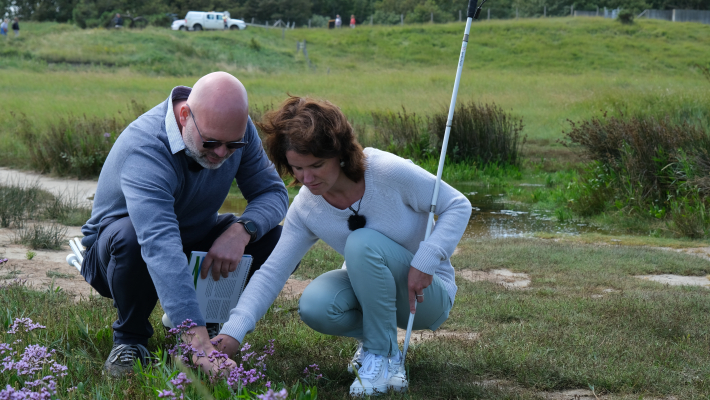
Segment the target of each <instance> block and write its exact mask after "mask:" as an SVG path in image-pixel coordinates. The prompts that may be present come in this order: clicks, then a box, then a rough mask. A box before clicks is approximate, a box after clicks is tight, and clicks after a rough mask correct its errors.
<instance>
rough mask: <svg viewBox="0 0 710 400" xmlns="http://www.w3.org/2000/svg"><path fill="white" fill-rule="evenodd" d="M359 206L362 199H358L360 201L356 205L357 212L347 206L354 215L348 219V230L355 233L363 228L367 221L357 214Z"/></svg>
mask: <svg viewBox="0 0 710 400" xmlns="http://www.w3.org/2000/svg"><path fill="white" fill-rule="evenodd" d="M361 204H362V198H360V201H359V202H358V203H357V211H355V210H353V207H352V206H348V208H349V209H350V211H352V212H353V213H354V214H353V215H351V216H350V217H349V218H348V228H350V230H351V231H356V230H358V229H360V228H364V227H365V224H366V223H367V219H366V218H365V216H364V215H359V214H358V213H359V212H360V205H361Z"/></svg>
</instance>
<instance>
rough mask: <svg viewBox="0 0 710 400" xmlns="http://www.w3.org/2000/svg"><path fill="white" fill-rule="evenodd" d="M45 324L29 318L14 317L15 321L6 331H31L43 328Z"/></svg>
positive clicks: (13, 332)
mask: <svg viewBox="0 0 710 400" xmlns="http://www.w3.org/2000/svg"><path fill="white" fill-rule="evenodd" d="M45 328H46V326H43V325H40V324H36V323H34V322H33V321H32V320H31V319H29V318H15V322H14V323H13V324H12V325H11V326H10V330H9V331H7V333H12V334H15V333H17V332H18V330H19V331H20V332H31V331H33V330H35V329H45Z"/></svg>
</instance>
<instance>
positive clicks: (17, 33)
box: [12, 17, 20, 37]
mask: <svg viewBox="0 0 710 400" xmlns="http://www.w3.org/2000/svg"><path fill="white" fill-rule="evenodd" d="M12 30H13V31H14V32H15V37H18V36H20V20H19V19H17V17H15V19H14V20H13V21H12Z"/></svg>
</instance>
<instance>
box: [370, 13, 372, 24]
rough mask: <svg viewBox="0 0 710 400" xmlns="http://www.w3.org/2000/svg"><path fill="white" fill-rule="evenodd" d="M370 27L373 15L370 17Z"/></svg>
mask: <svg viewBox="0 0 710 400" xmlns="http://www.w3.org/2000/svg"><path fill="white" fill-rule="evenodd" d="M370 26H372V15H370Z"/></svg>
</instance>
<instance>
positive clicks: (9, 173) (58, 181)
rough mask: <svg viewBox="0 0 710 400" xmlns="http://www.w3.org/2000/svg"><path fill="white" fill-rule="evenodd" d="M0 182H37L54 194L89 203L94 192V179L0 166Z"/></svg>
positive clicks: (22, 183)
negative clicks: (63, 176) (54, 176)
mask: <svg viewBox="0 0 710 400" xmlns="http://www.w3.org/2000/svg"><path fill="white" fill-rule="evenodd" d="M0 183H4V184H17V183H19V184H21V185H32V184H35V183H37V184H39V186H40V187H42V188H43V189H44V190H46V191H48V192H50V193H52V194H55V195H69V196H76V198H77V199H78V200H82V201H86V202H87V203H90V202H91V200H89V198H93V196H94V193H96V185H97V184H98V181H96V180H79V179H68V178H52V177H49V176H47V175H41V174H37V173H35V172H30V171H17V170H14V169H9V168H0Z"/></svg>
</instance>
